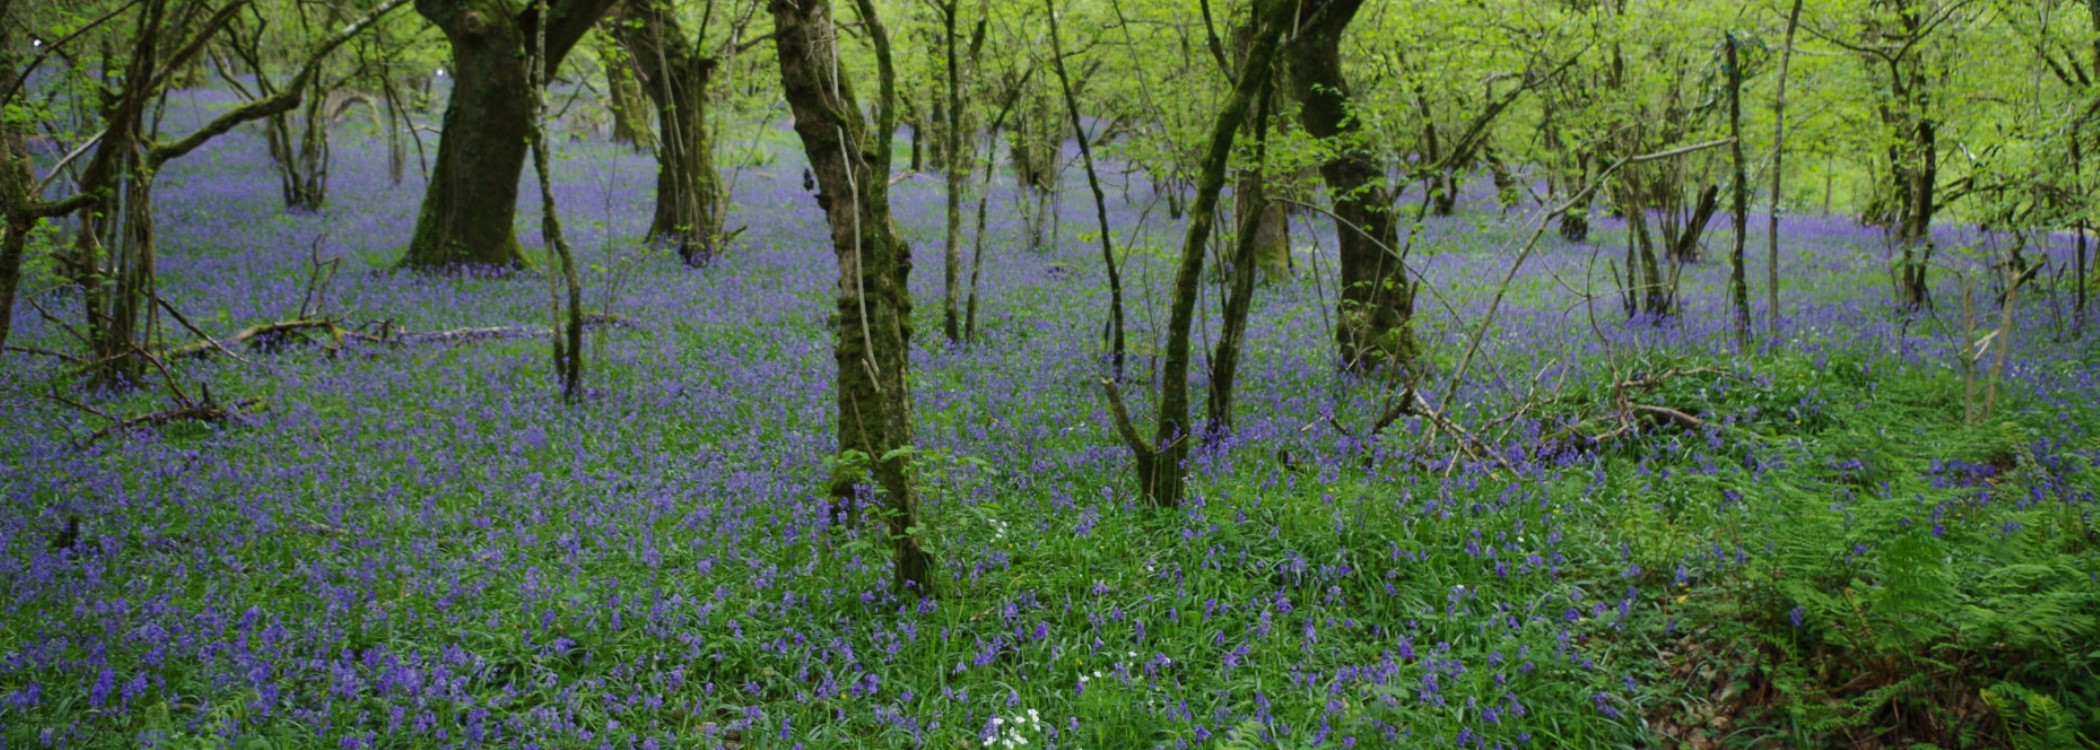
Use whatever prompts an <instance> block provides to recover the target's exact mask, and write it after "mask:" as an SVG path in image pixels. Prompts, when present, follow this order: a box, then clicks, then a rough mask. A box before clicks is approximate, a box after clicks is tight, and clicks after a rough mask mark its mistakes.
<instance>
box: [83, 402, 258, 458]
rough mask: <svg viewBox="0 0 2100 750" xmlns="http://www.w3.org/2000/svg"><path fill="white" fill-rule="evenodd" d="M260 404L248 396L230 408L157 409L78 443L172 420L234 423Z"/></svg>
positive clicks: (102, 430) (155, 425) (113, 425)
mask: <svg viewBox="0 0 2100 750" xmlns="http://www.w3.org/2000/svg"><path fill="white" fill-rule="evenodd" d="M261 404H262V399H259V398H248V399H242V400H241V402H240V403H239V404H236V405H235V406H234V407H233V408H231V409H229V408H226V407H222V406H219V405H217V404H199V405H192V406H182V407H177V408H173V409H167V410H163V411H157V412H153V413H151V414H144V415H140V416H136V417H132V418H130V419H126V420H122V421H118V422H115V423H113V424H110V425H109V426H107V427H103V428H102V429H99V430H96V431H95V432H94V433H93V434H90V435H88V436H87V439H86V440H83V441H81V442H80V445H81V447H86V446H89V445H94V444H95V441H98V440H101V439H103V438H105V437H109V436H110V435H115V434H118V433H125V432H130V431H132V430H136V429H139V428H142V427H158V426H161V425H164V424H169V423H173V422H210V423H234V422H238V421H239V420H240V415H241V412H243V411H248V410H252V409H254V408H255V407H256V406H259V405H261ZM83 406H84V405H83ZM105 416H106V415H105Z"/></svg>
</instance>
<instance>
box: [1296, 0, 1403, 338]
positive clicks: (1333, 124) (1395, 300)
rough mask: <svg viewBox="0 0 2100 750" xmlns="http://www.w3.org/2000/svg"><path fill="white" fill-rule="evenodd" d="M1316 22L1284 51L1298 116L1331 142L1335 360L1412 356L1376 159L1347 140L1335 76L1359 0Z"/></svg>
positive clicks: (1345, 93)
mask: <svg viewBox="0 0 2100 750" xmlns="http://www.w3.org/2000/svg"><path fill="white" fill-rule="evenodd" d="M1328 5H1329V6H1330V7H1329V8H1327V10H1326V12H1325V14H1324V15H1322V16H1319V19H1320V20H1319V23H1318V24H1317V25H1314V26H1310V27H1308V28H1305V29H1301V30H1300V32H1299V35H1298V37H1297V39H1295V40H1294V41H1292V43H1291V44H1290V45H1289V47H1287V48H1286V49H1285V51H1284V59H1285V62H1286V64H1287V65H1288V66H1289V76H1288V77H1289V79H1290V82H1291V87H1292V89H1293V91H1292V95H1293V97H1294V98H1296V99H1297V100H1298V102H1299V103H1300V105H1301V106H1300V108H1299V110H1298V112H1299V119H1300V121H1301V122H1303V124H1304V125H1305V130H1306V132H1308V133H1310V134H1312V136H1313V137H1315V138H1319V139H1322V140H1328V141H1332V142H1334V143H1336V144H1337V145H1338V148H1337V149H1336V151H1335V155H1334V156H1333V158H1331V159H1330V160H1329V161H1328V162H1327V163H1325V164H1322V165H1321V166H1320V175H1321V176H1322V177H1324V178H1326V181H1327V188H1328V192H1329V193H1330V194H1332V195H1333V196H1334V213H1335V216H1336V217H1337V219H1336V222H1335V223H1336V225H1337V226H1336V229H1335V233H1336V235H1337V236H1338V242H1337V244H1338V245H1339V246H1340V249H1341V302H1340V310H1339V311H1338V316H1337V323H1336V326H1335V338H1336V344H1337V346H1338V347H1339V350H1340V355H1341V359H1342V362H1343V363H1344V365H1345V366H1348V367H1352V368H1360V367H1368V366H1375V365H1379V364H1384V363H1400V364H1406V363H1408V362H1409V361H1411V360H1413V359H1414V357H1415V340H1414V325H1413V318H1414V299H1415V289H1414V284H1413V282H1412V281H1410V280H1409V278H1408V273H1407V268H1406V266H1405V265H1404V264H1403V263H1402V261H1401V259H1400V258H1398V257H1395V256H1394V255H1393V254H1392V253H1393V252H1396V251H1397V248H1398V246H1399V231H1398V229H1397V227H1396V225H1395V217H1394V216H1393V212H1392V208H1391V206H1392V198H1391V193H1390V191H1389V190H1388V189H1387V188H1386V187H1385V185H1384V181H1383V180H1382V179H1381V177H1382V175H1381V172H1380V170H1379V167H1378V163H1377V161H1375V160H1374V159H1372V158H1371V155H1370V154H1369V153H1366V152H1364V151H1362V150H1360V149H1355V148H1350V147H1346V146H1341V145H1340V144H1346V143H1350V142H1352V141H1353V140H1354V136H1355V134H1356V133H1357V131H1358V130H1359V129H1360V127H1359V126H1358V124H1357V122H1356V119H1355V118H1354V117H1352V116H1351V115H1350V113H1349V106H1348V105H1349V97H1350V94H1349V85H1348V82H1347V81H1346V80H1345V79H1343V78H1342V66H1341V39H1342V31H1343V30H1344V29H1345V28H1347V27H1348V25H1349V21H1350V19H1352V18H1354V17H1355V16H1356V11H1357V9H1358V8H1359V7H1361V6H1362V5H1363V0H1328Z"/></svg>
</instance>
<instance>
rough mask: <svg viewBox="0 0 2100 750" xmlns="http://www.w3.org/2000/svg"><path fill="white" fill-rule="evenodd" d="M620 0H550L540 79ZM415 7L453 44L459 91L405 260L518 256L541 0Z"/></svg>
mask: <svg viewBox="0 0 2100 750" xmlns="http://www.w3.org/2000/svg"><path fill="white" fill-rule="evenodd" d="M613 2H614V0H557V2H554V3H551V4H549V5H548V6H547V7H548V11H547V17H548V24H547V28H546V29H545V33H546V39H547V54H546V56H545V57H544V58H541V59H543V60H544V62H545V70H543V71H542V72H541V75H540V79H541V80H551V79H552V78H553V73H554V71H555V70H557V69H559V68H560V67H561V61H562V59H563V58H564V57H567V56H568V54H569V50H570V49H571V48H573V47H575V46H576V42H577V41H578V40H581V39H582V38H583V35H584V32H587V31H589V30H590V28H591V26H592V25H593V24H596V23H597V22H598V19H599V18H600V17H601V16H603V15H605V12H606V10H607V9H608V8H610V7H612V4H613ZM416 12H417V13H420V14H422V15H423V17H424V18H426V19H429V20H430V22H431V24H433V25H435V26H437V27H438V30H439V31H442V32H444V33H445V39H446V41H448V42H451V46H452V67H451V71H452V97H451V101H450V102H449V103H447V104H446V106H445V123H444V130H443V132H442V133H440V134H439V136H438V149H437V151H438V153H437V164H436V165H435V166H433V167H432V168H431V174H430V185H429V187H428V188H426V191H425V192H424V194H423V208H422V211H421V212H420V213H419V214H417V216H416V232H415V235H414V237H412V238H411V239H410V240H409V245H408V253H407V255H405V256H404V257H403V258H402V259H401V263H402V265H405V266H409V267H415V268H443V267H456V266H474V265H478V266H518V265H522V264H524V262H525V254H524V250H523V249H522V248H521V247H520V246H519V245H518V235H517V230H516V228H515V227H514V226H513V221H514V220H515V219H516V216H517V210H518V180H519V177H520V176H521V175H523V174H524V169H525V156H526V150H527V147H526V141H527V140H528V139H529V137H530V134H529V133H528V130H529V129H530V118H531V117H532V96H531V92H530V91H528V90H526V82H527V80H528V78H529V77H528V76H527V75H526V71H525V61H526V59H527V57H528V53H530V52H531V49H530V47H531V45H532V44H533V40H534V39H535V38H536V34H537V33H538V32H539V31H540V29H539V28H538V26H539V23H540V20H541V19H540V17H539V12H538V10H537V8H536V7H534V6H532V5H529V4H524V3H521V2H518V0H416Z"/></svg>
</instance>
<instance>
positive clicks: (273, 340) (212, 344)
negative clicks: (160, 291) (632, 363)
mask: <svg viewBox="0 0 2100 750" xmlns="http://www.w3.org/2000/svg"><path fill="white" fill-rule="evenodd" d="M583 324H584V326H585V327H586V328H593V327H613V328H640V327H642V326H641V324H639V323H636V322H634V321H632V320H628V319H626V318H622V317H618V316H614V315H605V314H594V315H587V316H585V317H584V321H583ZM192 330H193V331H194V330H196V329H195V328H192ZM313 331H319V332H322V333H325V334H326V335H327V336H328V338H329V339H330V342H329V343H328V344H327V346H328V348H330V349H336V348H340V347H341V346H342V343H343V342H345V341H357V342H361V343H368V344H383V345H387V346H403V345H407V344H449V343H460V342H466V341H483V340H487V339H500V338H516V337H530V336H546V335H549V334H550V332H551V329H549V328H548V327H546V326H478V327H477V326H470V327H466V328H453V329H449V330H443V331H431V332H428V333H412V332H408V331H403V330H401V329H399V328H396V327H394V326H393V325H392V324H391V323H384V324H382V325H380V326H379V332H378V333H364V332H362V331H356V330H350V329H346V328H343V327H342V326H341V325H340V324H338V323H336V322H335V321H333V320H329V319H326V318H294V319H291V320H279V321H275V322H270V323H260V324H257V325H252V326H249V327H247V328H243V329H241V330H240V332H238V333H235V334H234V335H232V336H228V337H226V338H225V339H223V340H213V339H212V338H211V337H209V336H204V334H203V333H202V332H201V331H199V332H198V334H199V335H200V336H204V340H203V341H198V342H194V343H189V344H184V345H182V346H178V347H175V348H172V349H169V350H168V351H167V353H166V356H168V357H169V358H171V359H196V358H203V357H209V356H211V355H212V354H214V353H217V352H227V353H228V354H231V352H229V351H227V348H226V346H225V345H224V343H222V342H230V343H235V344H247V345H248V346H250V347H253V348H257V349H261V350H264V351H276V350H278V349H281V348H283V347H284V345H285V344H286V339H287V338H289V337H293V336H299V337H302V338H303V337H304V335H305V334H307V333H308V332H313Z"/></svg>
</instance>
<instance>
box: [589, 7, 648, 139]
mask: <svg viewBox="0 0 2100 750" xmlns="http://www.w3.org/2000/svg"><path fill="white" fill-rule="evenodd" d="M601 28H602V30H603V31H604V32H605V33H606V34H607V36H608V37H615V38H616V37H619V36H622V35H624V34H625V32H626V31H627V30H626V29H622V28H620V26H619V24H617V23H613V24H607V25H605V26H604V27H601ZM598 64H599V65H602V66H604V68H605V99H606V110H607V111H608V112H609V113H610V114H611V115H612V139H613V142H615V143H625V144H628V145H631V146H634V149H635V150H636V151H654V150H656V134H655V133H654V132H652V131H650V129H649V120H648V114H647V113H646V112H645V111H644V110H643V107H644V106H646V104H645V103H646V102H648V101H649V99H648V98H647V96H646V95H645V94H643V93H642V84H641V82H640V81H637V80H635V73H634V71H635V61H634V59H633V57H632V56H631V55H629V54H628V52H627V50H626V49H625V48H623V47H621V46H620V45H619V44H600V45H598Z"/></svg>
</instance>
